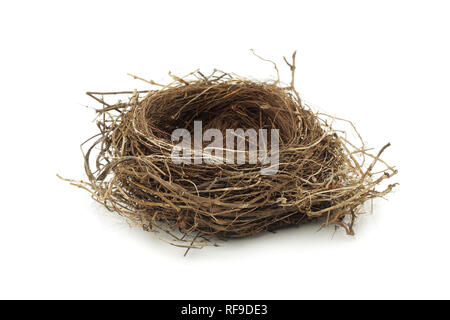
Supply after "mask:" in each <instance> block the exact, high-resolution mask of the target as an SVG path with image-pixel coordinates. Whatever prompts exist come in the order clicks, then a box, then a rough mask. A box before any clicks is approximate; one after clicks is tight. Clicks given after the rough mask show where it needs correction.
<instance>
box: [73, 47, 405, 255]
mask: <svg viewBox="0 0 450 320" xmlns="http://www.w3.org/2000/svg"><path fill="white" fill-rule="evenodd" d="M285 61H286V63H287V64H288V66H289V67H290V70H291V71H292V79H291V83H290V85H285V86H282V85H281V83H280V81H279V79H278V80H276V81H273V82H257V81H251V80H248V79H245V78H242V77H239V76H237V75H234V74H230V73H225V72H222V71H218V70H215V71H214V72H213V73H212V74H211V75H208V76H206V75H204V74H203V73H201V72H200V71H198V70H197V71H195V72H192V73H190V74H189V75H187V76H185V77H177V76H174V75H171V76H172V78H173V82H171V83H169V84H167V85H161V84H157V83H155V82H154V81H147V80H144V79H142V78H139V77H137V76H133V77H134V78H136V79H141V80H144V81H146V82H148V83H149V84H151V85H153V86H157V89H155V90H149V91H141V92H138V91H134V92H126V91H125V92H113V93H92V92H91V93H88V94H89V95H90V96H92V97H93V98H95V99H96V100H97V101H99V102H100V103H101V104H102V108H101V109H98V110H97V113H98V122H97V125H98V128H99V130H100V132H99V134H98V135H96V136H94V137H92V138H91V139H89V140H88V141H87V143H90V145H89V147H88V148H87V149H86V150H85V152H84V159H85V162H84V165H85V171H86V174H87V177H88V179H89V181H87V182H84V181H74V180H69V181H70V182H71V183H72V184H74V185H76V186H78V187H81V188H83V189H86V190H88V191H89V192H90V193H91V194H92V197H93V198H94V199H95V200H96V201H98V202H100V203H101V204H103V205H104V206H105V207H106V208H107V209H109V210H111V211H114V212H117V213H118V214H120V215H122V216H124V217H126V218H128V219H129V220H131V221H133V222H134V223H136V224H138V225H140V226H142V227H143V228H144V229H145V230H148V231H151V232H152V233H153V234H155V235H157V236H158V237H159V238H161V239H163V240H165V241H168V242H169V243H171V244H173V245H176V246H182V247H186V248H201V247H204V246H207V245H214V241H211V240H213V239H226V238H237V237H246V236H250V235H254V234H257V233H260V232H263V231H272V230H276V229H279V228H284V227H288V226H292V225H299V224H302V223H305V222H307V221H311V220H317V221H320V222H321V223H322V224H323V225H324V226H328V225H330V224H333V225H337V226H340V227H342V228H344V229H345V230H346V232H347V233H348V234H353V224H354V219H355V217H356V215H357V214H359V213H362V205H363V204H364V203H365V202H366V201H367V200H369V199H373V198H376V197H381V196H383V195H385V194H387V193H389V192H390V191H391V190H392V188H393V187H394V186H395V184H389V185H384V186H383V187H381V186H380V184H381V185H382V182H383V180H386V179H388V178H390V177H392V176H393V175H395V174H396V173H397V171H396V169H395V168H393V167H391V166H389V165H388V164H387V163H385V162H384V161H383V160H381V159H380V156H381V154H382V153H383V151H384V150H385V149H386V148H387V147H388V146H389V144H387V145H386V146H385V147H383V148H382V149H381V150H380V151H379V152H378V153H377V154H375V155H372V154H370V153H369V152H368V151H367V148H366V147H365V146H364V144H363V142H362V139H361V140H360V143H361V146H360V147H357V146H356V144H354V143H351V142H350V141H348V140H347V138H346V136H345V134H342V133H341V132H338V131H336V130H334V129H333V128H332V127H331V126H330V125H329V124H328V122H329V121H330V120H342V119H337V118H330V117H328V116H326V115H323V114H315V113H313V112H312V111H311V110H310V109H309V108H308V107H307V106H305V105H304V104H302V102H301V100H300V97H299V94H298V93H297V91H296V90H295V88H294V74H295V53H294V55H293V57H292V62H288V61H287V60H286V59H285ZM275 68H276V65H275ZM276 71H277V73H278V69H277V68H276ZM127 93H132V97H131V98H130V99H129V101H128V102H120V101H119V102H118V103H116V104H108V103H106V102H105V100H104V96H105V95H107V94H127ZM195 120H201V121H202V122H203V130H207V129H209V128H217V129H219V130H221V131H222V132H223V133H225V130H226V129H230V128H243V129H244V130H245V129H248V128H255V129H260V128H264V129H279V137H280V142H279V170H278V172H277V173H276V174H274V175H261V172H260V169H261V168H263V167H265V165H263V164H261V163H257V164H248V163H247V164H226V163H225V164H220V163H219V164H206V163H200V164H194V163H193V164H175V163H174V162H173V161H172V158H171V152H172V149H173V146H174V143H173V142H172V140H171V134H172V132H173V130H175V129H177V128H186V129H188V130H189V131H191V132H193V123H194V121H195ZM349 123H350V122H349ZM350 124H351V123H350ZM351 125H352V127H353V128H354V126H353V124H351ZM355 131H356V129H355ZM358 136H359V134H358ZM247 142H248V141H247ZM246 156H247V159H248V157H249V154H248V152H247V153H246ZM376 164H378V165H381V166H382V167H383V168H381V169H379V170H378V171H377V172H374V167H375V165H376ZM377 188H378V189H380V190H377ZM163 235H165V236H163Z"/></svg>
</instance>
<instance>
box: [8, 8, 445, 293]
mask: <svg viewBox="0 0 450 320" xmlns="http://www.w3.org/2000/svg"><path fill="white" fill-rule="evenodd" d="M449 12H450V8H449V6H448V2H447V1H429V0H427V1H380V0H379V1H321V0H315V1H291V2H288V1H278V0H277V1H255V2H253V1H177V2H173V1H73V2H70V3H69V2H66V1H2V2H1V4H0V35H1V37H0V88H1V93H2V95H1V109H0V110H1V111H0V117H1V118H0V119H1V126H0V133H1V139H2V140H1V151H0V152H1V157H0V164H1V166H0V168H1V172H0V174H1V187H0V188H1V200H2V203H1V207H0V298H138V299H141V298H147V299H151V298H152V299H156V298H160V299H168V298H186V299H189V298H208V299H209V298H210V299H213V298H224V299H227V298H235V299H238V298H246V299H259V298H271V299H300V298H308V299H313V298H326V299H327V298H344V299H347V298H450V294H449V285H450V273H449V267H450V260H449V250H448V245H449V225H450V210H449V204H448V199H449V195H448V187H449V178H450V177H449V165H450V164H449V161H448V154H449V152H448V146H449V144H448V140H447V137H448V129H447V128H448V119H449V117H448V116H449V113H450V105H449V102H450V98H449V89H450V87H449V84H450V62H449V61H450V42H449V31H450V19H449ZM250 48H254V49H255V50H256V52H257V53H258V54H260V55H262V56H264V57H266V58H271V59H274V60H275V61H276V62H278V63H279V66H280V68H281V69H282V70H283V71H282V76H283V78H284V79H285V80H289V79H288V77H289V72H288V70H287V69H286V68H284V67H282V59H281V58H282V56H283V55H286V56H288V55H290V54H291V53H292V51H293V50H294V49H297V50H298V55H297V57H298V59H297V60H298V73H297V77H298V78H297V83H296V84H297V89H298V90H299V92H300V94H301V95H302V97H303V99H304V100H306V101H307V102H310V103H311V104H313V105H314V106H318V108H320V110H325V111H327V112H328V113H331V114H335V115H338V116H341V117H344V118H347V119H349V120H352V121H354V122H355V123H356V124H357V126H358V128H359V130H360V132H361V134H362V135H363V137H364V138H365V139H366V141H367V142H368V143H369V144H370V145H371V146H373V147H376V148H380V147H381V146H382V145H383V144H385V143H386V142H391V143H392V147H391V148H389V149H388V150H387V151H386V154H385V158H386V160H388V161H389V162H391V163H392V164H394V165H396V166H397V167H398V169H399V175H398V176H396V177H395V179H394V181H396V182H399V183H400V186H399V188H398V189H397V191H396V192H394V193H393V194H390V195H389V196H388V201H384V200H381V201H377V202H376V204H375V210H374V213H373V214H371V215H366V216H363V217H362V218H361V219H359V221H358V225H357V228H356V232H357V233H356V236H355V237H348V236H346V235H344V233H343V231H342V230H339V231H337V232H336V234H334V229H333V228H329V229H325V230H321V231H319V232H317V231H318V226H317V225H308V226H301V227H299V228H294V229H290V230H284V231H280V232H278V233H277V234H264V235H261V236H258V237H254V238H250V239H243V240H237V241H229V242H227V243H223V245H222V246H221V247H218V248H206V249H203V250H192V251H191V252H190V254H189V255H188V257H183V253H184V250H182V249H178V248H175V247H172V246H169V245H167V244H164V243H162V242H160V241H158V240H156V239H155V238H153V237H152V236H151V235H149V234H148V233H146V232H144V231H141V230H140V229H137V228H130V227H129V226H128V224H127V223H126V222H124V221H123V220H121V219H120V218H117V217H116V216H115V215H114V214H112V213H109V212H107V211H106V210H105V209H103V208H102V207H101V206H100V205H98V204H96V203H94V201H93V200H91V199H90V197H89V195H88V193H87V192H84V191H82V190H79V189H76V188H74V187H71V186H70V185H68V184H67V183H64V182H62V181H60V180H58V179H57V178H56V173H59V174H61V175H63V176H65V177H69V178H77V179H79V178H84V175H83V172H84V171H83V164H82V157H81V153H80V150H79V144H80V143H81V142H82V141H83V140H84V139H85V138H88V137H90V135H91V134H92V133H95V131H96V128H95V123H94V121H93V120H94V116H95V113H94V111H93V110H92V108H93V107H97V105H96V104H95V102H94V101H91V100H89V99H88V97H86V96H85V95H84V93H85V92H86V91H89V90H99V91H100V90H103V91H114V90H124V89H134V88H138V89H146V86H145V83H142V82H139V81H137V80H133V79H131V78H129V77H128V76H127V75H126V74H127V73H128V72H129V73H135V74H138V75H140V76H142V77H145V78H148V79H154V80H156V81H158V80H160V81H164V80H165V79H167V78H168V77H167V72H168V71H169V70H171V71H172V72H174V73H177V74H183V73H184V72H186V71H191V70H193V69H196V68H201V69H202V70H204V71H205V72H208V71H211V70H212V69H213V68H214V67H217V68H219V69H223V70H227V71H234V72H236V73H239V74H241V75H244V76H249V77H253V78H256V79H262V80H264V79H269V78H273V76H274V75H273V69H272V67H271V65H270V64H267V63H264V62H262V61H260V60H258V59H257V58H255V57H254V56H253V55H252V54H251V53H250V51H249V49H250ZM86 105H87V106H89V108H86V107H85V106H86ZM333 234H334V237H333Z"/></svg>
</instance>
